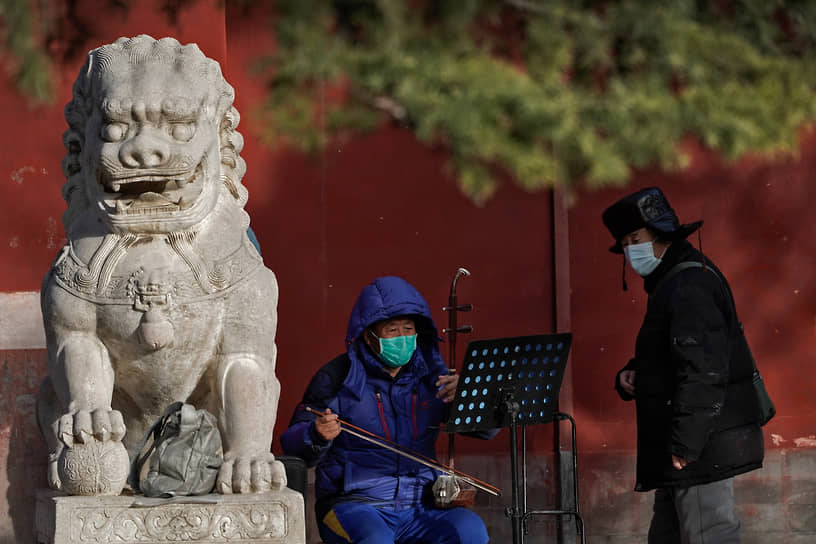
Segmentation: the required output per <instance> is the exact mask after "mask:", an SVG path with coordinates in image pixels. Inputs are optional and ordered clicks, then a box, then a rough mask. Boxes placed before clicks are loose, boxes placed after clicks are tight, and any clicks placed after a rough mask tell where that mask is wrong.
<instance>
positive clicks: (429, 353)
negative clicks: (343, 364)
mask: <svg viewBox="0 0 816 544" xmlns="http://www.w3.org/2000/svg"><path fill="white" fill-rule="evenodd" d="M402 315H405V316H411V317H413V319H414V323H415V325H416V329H417V349H416V351H415V352H414V356H413V358H412V359H411V362H410V363H408V365H406V366H405V368H404V370H403V371H402V372H400V374H399V375H398V379H403V380H405V379H421V378H423V377H426V376H429V375H430V376H438V375H441V374H446V373H447V366H446V365H445V361H444V360H443V359H442V355H441V354H440V353H439V338H438V333H437V329H436V325H435V324H434V321H433V318H432V317H431V310H430V308H429V307H428V303H427V302H425V299H424V298H422V295H421V294H420V293H419V291H417V290H416V288H414V287H413V286H412V285H411V284H409V283H408V282H407V281H405V280H404V279H402V278H398V277H396V276H384V277H381V278H377V279H375V280H374V281H373V282H371V283H370V284H369V285H366V286H365V287H364V288H363V290H362V292H361V293H360V296H359V297H358V298H357V302H356V303H355V304H354V308H352V310H351V317H350V318H349V325H348V331H347V333H346V347H347V352H348V355H349V358H350V359H351V362H352V370H351V371H350V372H349V375H348V377H347V378H346V381H345V385H346V387H348V388H349V389H351V390H352V391H354V392H355V393H357V394H358V395H359V394H360V393H361V391H362V387H363V384H364V381H365V376H364V373H363V372H356V371H355V370H354V369H355V368H356V366H357V365H358V364H359V365H361V369H362V368H365V369H366V371H367V372H373V373H375V374H378V373H380V372H381V371H382V366H381V363H380V362H378V360H377V358H376V357H375V356H374V355H373V354H372V353H371V351H370V350H369V349H368V347H367V346H366V344H365V342H364V341H363V339H362V333H363V331H365V329H366V328H367V327H369V326H370V325H373V324H374V323H376V322H377V321H382V320H383V319H391V318H392V317H397V316H402ZM434 379H435V378H434Z"/></svg>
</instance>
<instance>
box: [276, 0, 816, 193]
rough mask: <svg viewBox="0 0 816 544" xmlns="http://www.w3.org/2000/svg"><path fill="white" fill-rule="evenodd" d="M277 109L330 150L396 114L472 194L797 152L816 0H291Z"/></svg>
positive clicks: (305, 139) (812, 67)
mask: <svg viewBox="0 0 816 544" xmlns="http://www.w3.org/2000/svg"><path fill="white" fill-rule="evenodd" d="M276 6H277V9H278V19H277V31H276V35H277V39H278V42H279V43H278V46H279V47H278V49H277V51H276V53H275V54H274V55H273V56H270V57H269V58H267V59H266V60H267V68H270V69H271V73H272V74H273V77H272V78H271V82H270V92H269V96H268V101H267V102H266V103H265V106H264V109H263V115H264V117H265V119H266V120H267V126H268V130H269V133H268V139H269V141H270V142H272V143H280V142H284V141H286V142H290V143H294V144H296V145H298V146H300V147H301V148H303V149H304V150H307V151H316V150H319V149H320V148H321V147H322V146H324V145H326V143H327V142H328V141H330V139H331V138H334V137H341V136H343V135H344V134H347V133H354V132H357V131H361V130H368V129H371V128H372V127H376V126H378V125H379V124H380V123H381V122H382V121H383V119H384V118H388V119H390V120H392V121H394V122H397V123H400V124H401V125H403V126H405V127H408V128H409V129H410V130H412V131H413V132H414V134H415V135H416V137H417V138H418V139H419V140H420V141H422V142H424V143H426V144H428V145H432V146H440V145H441V146H444V147H445V148H446V149H447V150H448V151H449V153H450V157H451V159H450V164H451V167H452V169H453V172H454V174H455V177H456V178H457V180H458V183H459V185H460V186H461V188H462V190H463V191H465V192H466V193H467V194H468V195H470V196H471V197H472V198H473V199H474V200H475V201H476V202H482V201H484V200H485V199H487V198H489V197H490V195H491V194H492V192H493V191H494V190H495V188H496V186H497V183H498V180H499V179H500V178H501V177H502V174H505V173H507V174H510V176H511V177H512V179H513V180H515V182H516V183H518V184H519V185H521V186H522V187H524V188H527V189H529V190H536V189H541V188H546V187H550V186H552V185H553V184H554V183H559V184H562V185H563V186H565V187H569V186H571V185H575V184H577V183H585V184H589V185H593V186H600V185H605V184H623V183H625V182H626V181H627V179H628V178H629V176H630V175H631V172H632V169H633V168H638V167H643V166H646V165H650V164H659V165H661V166H662V167H664V168H667V169H670V168H678V167H682V166H683V165H684V164H685V161H686V157H685V156H684V155H683V150H682V149H683V148H682V146H681V145H679V144H680V143H681V142H682V141H683V139H684V138H686V137H687V136H688V135H694V136H696V137H697V138H699V139H700V140H701V141H702V142H703V143H704V144H706V145H707V146H709V147H711V148H713V149H716V150H718V151H719V152H721V153H722V154H723V155H724V156H725V157H728V158H736V157H739V156H741V155H743V154H744V153H746V152H750V151H753V152H760V153H779V152H790V151H793V150H795V149H796V143H797V142H796V140H797V130H798V129H799V128H800V127H801V126H802V125H803V124H804V123H806V122H808V121H810V120H812V119H814V116H816V101H814V84H816V63H814V51H816V3H814V2H809V1H808V0H799V1H786V0H732V1H725V2H705V1H703V0H675V1H672V2H653V1H651V0H616V1H615V0H605V1H593V0H546V1H539V2H533V1H532V0H529V1H527V0H506V1H504V2H502V1H498V0H456V1H453V0H425V1H424V2H399V1H392V0H334V1H333V2H328V1H326V0H279V1H278V2H277V3H276Z"/></svg>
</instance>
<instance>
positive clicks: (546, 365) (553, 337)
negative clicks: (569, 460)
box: [445, 333, 585, 544]
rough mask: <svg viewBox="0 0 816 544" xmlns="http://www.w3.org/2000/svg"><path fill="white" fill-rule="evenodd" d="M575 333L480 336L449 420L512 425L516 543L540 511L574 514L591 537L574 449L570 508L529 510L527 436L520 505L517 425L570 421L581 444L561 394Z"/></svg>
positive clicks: (459, 428)
mask: <svg viewBox="0 0 816 544" xmlns="http://www.w3.org/2000/svg"><path fill="white" fill-rule="evenodd" d="M571 344H572V334H570V333H559V334H540V335H532V336H516V337H510V338H495V339H490V340H474V341H472V342H470V343H469V344H468V347H467V350H466V352H465V360H464V362H463V364H462V372H461V375H460V376H459V384H458V386H457V389H456V396H455V397H454V400H453V402H452V403H451V410H450V415H449V417H448V420H447V422H446V424H445V431H447V432H470V431H482V430H488V429H496V428H500V427H509V428H510V445H511V451H510V454H511V455H510V461H511V472H512V474H511V476H512V482H513V506H512V507H511V508H509V509H508V510H507V515H508V517H510V518H512V522H513V542H514V544H518V543H521V542H523V535H522V526H523V525H524V527H526V520H527V519H529V518H531V517H532V516H534V515H558V516H561V515H571V516H574V517H575V522H576V528H577V531H578V533H579V534H580V535H581V540H582V542H584V541H585V536H584V524H583V520H582V519H581V517H580V514H579V513H578V483H577V480H578V471H577V464H576V463H577V462H576V459H577V451H574V452H573V494H574V498H575V508H574V509H570V510H565V509H558V510H529V511H528V510H527V504H526V502H527V500H526V497H527V492H526V485H527V482H526V480H527V478H526V473H527V470H526V440H523V441H522V442H523V446H522V454H523V456H522V458H523V474H524V477H523V480H524V481H523V486H524V487H523V489H522V490H521V493H523V497H524V505H523V507H521V506H520V504H519V487H520V485H519V478H518V440H517V435H516V429H517V427H519V426H520V427H522V428H523V429H526V426H528V425H535V424H539V423H552V422H553V421H561V420H564V419H568V420H570V422H571V423H572V442H573V449H576V446H575V434H576V433H575V420H574V419H573V418H572V417H571V416H569V415H568V414H565V413H562V412H559V411H558V393H559V391H560V389H561V381H562V379H563V377H564V368H565V367H566V364H567V360H568V358H569V350H570V347H571Z"/></svg>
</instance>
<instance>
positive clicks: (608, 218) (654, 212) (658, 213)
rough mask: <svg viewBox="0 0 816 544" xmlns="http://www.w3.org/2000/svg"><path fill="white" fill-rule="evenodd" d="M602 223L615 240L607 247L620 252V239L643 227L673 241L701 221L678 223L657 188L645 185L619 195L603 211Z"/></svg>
mask: <svg viewBox="0 0 816 544" xmlns="http://www.w3.org/2000/svg"><path fill="white" fill-rule="evenodd" d="M603 222H604V225H606V228H607V229H609V232H610V233H611V234H612V237H613V238H614V239H615V245H614V246H612V247H610V248H609V251H611V252H612V253H623V247H621V244H620V241H621V239H622V238H623V237H624V236H626V235H627V234H629V233H630V232H633V231H636V230H638V229H641V228H644V227H645V228H648V229H649V230H651V231H652V232H654V233H655V234H656V235H657V236H659V237H660V238H662V239H663V240H669V241H673V240H682V239H684V238H686V237H688V235H689V234H691V233H692V232H694V231H695V230H697V229H698V228H700V225H702V224H703V222H702V221H695V222H694V223H687V224H685V225H681V224H680V221H678V219H677V215H676V214H675V213H674V210H673V209H672V207H671V206H669V201H668V200H667V199H666V197H665V195H664V194H663V192H662V191H661V190H660V189H659V188H657V187H647V188H646V189H641V190H640V191H637V192H635V193H632V194H631V195H629V196H625V197H623V198H621V199H620V200H618V201H617V202H615V203H614V204H612V205H611V206H609V207H608V208H607V209H606V210H605V211H604V213H603Z"/></svg>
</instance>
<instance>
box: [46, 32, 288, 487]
mask: <svg viewBox="0 0 816 544" xmlns="http://www.w3.org/2000/svg"><path fill="white" fill-rule="evenodd" d="M233 98H234V91H233V89H232V87H231V86H230V85H229V84H228V83H227V82H226V81H225V80H224V78H223V76H222V75H221V70H220V67H219V65H218V63H217V62H215V61H214V60H212V59H209V58H207V57H205V56H204V55H203V54H202V53H201V51H200V50H199V49H198V47H197V46H196V45H195V44H189V45H181V44H180V43H179V42H177V41H176V40H174V39H172V38H164V39H161V40H155V39H153V38H151V37H150V36H144V35H142V36H137V37H135V38H120V39H119V40H117V41H116V42H115V43H112V44H108V45H104V46H102V47H99V48H97V49H94V50H92V51H91V52H90V53H89V54H88V58H87V60H86V63H85V65H84V66H83V68H82V70H81V71H80V74H79V76H78V78H77V80H76V82H75V83H74V91H73V98H72V100H71V101H70V102H69V103H68V105H67V106H66V108H65V118H66V121H67V122H68V126H69V128H68V130H67V131H66V132H65V134H64V136H63V141H64V143H65V147H66V151H67V153H66V156H65V158H64V159H63V162H62V166H63V171H64V173H65V175H66V183H65V185H64V187H63V196H64V198H65V200H66V202H67V205H68V206H67V210H66V212H65V214H64V215H63V225H64V226H65V232H66V236H67V239H68V242H67V244H66V245H65V247H64V248H63V249H62V251H61V252H60V254H59V255H58V256H57V258H56V260H55V261H54V264H53V265H52V267H51V269H50V270H49V272H48V273H47V274H46V276H45V278H44V280H43V287H42V290H41V302H42V310H43V321H44V325H45V330H46V339H47V348H48V371H49V377H48V378H47V379H46V380H45V381H44V382H43V385H42V387H41V391H40V397H39V400H38V417H39V422H40V426H41V429H42V430H43V434H44V436H45V439H46V442H47V443H48V447H49V469H48V474H49V476H48V478H49V483H50V485H51V486H52V487H54V488H55V489H62V490H64V491H66V492H68V493H72V494H84V495H99V494H118V493H119V492H121V490H122V488H123V486H124V482H125V479H126V476H127V471H128V468H129V466H128V457H129V455H132V454H133V449H134V448H135V446H136V444H137V443H138V441H139V439H140V438H141V436H142V435H143V434H144V432H145V430H146V429H147V428H149V426H150V424H151V423H152V422H153V421H155V420H156V419H157V418H158V417H160V416H161V415H162V413H163V412H164V410H165V408H166V407H167V406H168V405H169V404H170V403H172V402H175V401H185V402H189V403H191V404H194V405H195V406H196V407H197V408H206V409H207V410H209V411H210V412H212V413H213V414H215V415H216V417H217V418H218V422H219V429H220V431H221V435H222V443H223V448H224V452H223V454H224V458H225V462H224V464H223V466H222V468H221V473H220V474H219V476H218V483H217V486H216V487H217V490H218V491H219V492H221V493H248V492H263V491H268V490H276V489H280V488H281V487H283V486H284V485H286V474H285V472H284V470H283V466H282V464H281V463H280V462H279V461H277V460H276V459H275V457H274V455H272V454H271V453H269V451H270V446H271V443H272V430H273V427H274V424H275V417H276V414H277V405H278V398H279V396H280V384H279V382H278V380H277V378H276V376H275V362H276V346H275V330H276V327H277V314H276V307H277V300H278V287H277V281H276V278H275V275H274V273H272V271H270V270H269V269H267V268H266V267H265V266H264V264H263V260H262V258H261V256H260V254H259V252H258V250H257V249H256V248H255V246H253V245H252V243H251V242H250V241H249V238H248V236H247V229H248V227H249V216H248V215H247V213H246V212H245V211H244V205H245V204H246V201H247V191H246V189H245V188H244V186H243V185H242V184H241V178H242V177H243V174H244V171H245V164H244V161H243V159H241V157H240V151H241V149H242V147H243V139H242V137H241V135H240V133H239V132H238V131H237V130H236V127H237V125H238V122H239V115H238V112H237V110H236V109H235V108H234V107H233V105H232V103H233ZM78 467H81V468H82V469H83V470H78ZM89 467H90V469H89Z"/></svg>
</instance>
